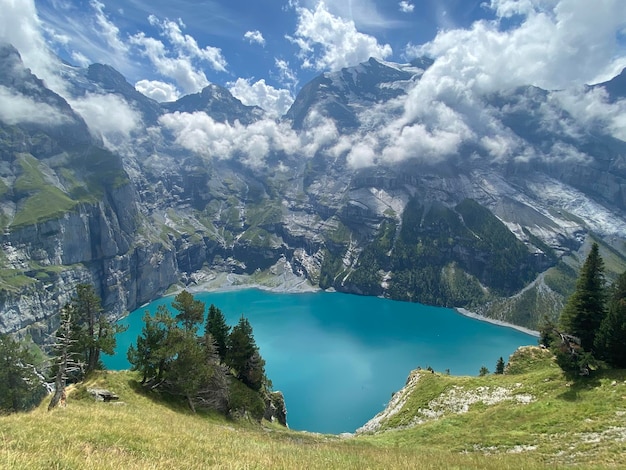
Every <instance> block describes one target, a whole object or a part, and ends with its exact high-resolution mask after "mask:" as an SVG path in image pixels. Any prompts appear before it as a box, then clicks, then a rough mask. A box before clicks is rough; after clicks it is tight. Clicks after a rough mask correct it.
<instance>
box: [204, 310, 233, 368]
mask: <svg viewBox="0 0 626 470" xmlns="http://www.w3.org/2000/svg"><path fill="white" fill-rule="evenodd" d="M204 332H205V334H207V333H208V334H210V335H211V336H212V337H213V340H214V341H215V345H216V347H217V354H218V355H219V357H220V359H221V360H222V361H224V360H225V359H226V349H227V345H228V335H229V333H230V327H229V326H228V325H227V324H226V319H225V318H224V314H223V313H222V311H221V310H220V309H219V308H217V307H216V306H215V305H213V304H211V306H210V307H209V314H208V316H207V321H206V326H205V328H204Z"/></svg>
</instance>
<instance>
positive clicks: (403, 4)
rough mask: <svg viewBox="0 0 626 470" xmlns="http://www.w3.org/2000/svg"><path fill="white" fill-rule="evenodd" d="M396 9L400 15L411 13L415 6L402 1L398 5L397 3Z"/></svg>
mask: <svg viewBox="0 0 626 470" xmlns="http://www.w3.org/2000/svg"><path fill="white" fill-rule="evenodd" d="M398 7H399V8H400V11H401V12H402V13H411V12H412V11H413V10H415V5H413V4H412V3H410V2H407V1H405V0H402V1H401V2H400V3H398Z"/></svg>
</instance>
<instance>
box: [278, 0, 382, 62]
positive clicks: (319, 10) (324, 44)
mask: <svg viewBox="0 0 626 470" xmlns="http://www.w3.org/2000/svg"><path fill="white" fill-rule="evenodd" d="M296 13H297V15H298V25H297V27H296V31H295V33H294V35H293V36H288V39H289V40H290V41H291V42H293V43H294V44H296V45H297V46H298V47H299V49H300V51H299V54H298V57H299V58H300V60H301V61H302V67H304V68H313V69H315V70H326V69H330V70H339V69H341V68H342V67H347V66H350V65H354V64H357V63H359V62H363V61H365V60H367V59H368V58H369V57H378V58H386V57H388V56H390V55H391V54H392V49H391V46H390V45H389V44H384V45H381V44H379V43H378V40H377V39H376V38H375V37H374V36H370V35H367V34H364V33H361V32H359V31H358V30H357V28H356V26H355V24H354V21H352V20H346V19H343V18H339V17H337V16H334V15H333V14H331V13H330V12H329V11H328V9H327V8H326V5H325V3H324V2H322V1H320V2H319V3H318V4H317V6H316V7H315V9H314V10H310V9H308V8H304V7H300V6H296Z"/></svg>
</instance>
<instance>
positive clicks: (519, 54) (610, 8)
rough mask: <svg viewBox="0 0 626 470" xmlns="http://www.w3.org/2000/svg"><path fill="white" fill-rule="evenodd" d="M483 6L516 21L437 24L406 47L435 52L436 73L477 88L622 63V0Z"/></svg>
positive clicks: (534, 0) (570, 81) (583, 73)
mask: <svg viewBox="0 0 626 470" xmlns="http://www.w3.org/2000/svg"><path fill="white" fill-rule="evenodd" d="M490 7H491V8H492V9H493V10H494V12H495V13H496V15H497V16H498V17H499V18H508V17H511V16H518V17H519V18H520V24H519V26H517V27H514V28H510V29H503V28H501V27H500V22H499V21H494V22H487V21H479V22H476V23H474V24H473V25H472V27H471V28H470V29H466V30H460V29H455V30H449V31H442V32H440V33H439V34H438V35H437V37H436V38H435V39H434V40H433V41H432V42H430V43H428V44H426V45H424V46H419V47H412V48H409V52H410V53H411V52H412V54H413V55H423V54H427V55H431V56H434V57H436V58H438V59H439V60H437V62H438V64H436V65H437V66H438V67H440V68H441V70H440V72H441V73H442V75H444V74H445V75H449V76H456V77H461V78H463V80H465V81H467V82H468V83H469V84H470V87H471V88H473V89H474V90H477V91H480V92H489V91H494V90H500V89H503V88H506V87H513V86H518V85H528V84H531V85H536V86H539V87H542V88H545V89H556V88H564V87H567V86H571V85H574V84H581V83H585V82H586V83H589V82H592V81H593V79H594V78H595V77H596V76H598V75H600V74H601V73H602V72H603V71H605V70H607V69H611V70H614V68H615V65H614V64H615V63H616V62H619V63H624V57H626V48H625V47H624V45H623V44H621V43H620V42H619V40H618V35H619V34H618V33H619V31H622V30H623V29H624V27H626V2H624V1H622V0H598V1H596V2H593V3H590V2H580V1H578V0H560V1H547V0H524V1H519V2H518V1H515V2H514V1H512V0H492V1H491V3H490Z"/></svg>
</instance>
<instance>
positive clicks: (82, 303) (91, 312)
mask: <svg viewBox="0 0 626 470" xmlns="http://www.w3.org/2000/svg"><path fill="white" fill-rule="evenodd" d="M71 307H72V309H73V315H72V335H73V340H74V341H75V345H74V346H73V348H75V350H76V351H80V352H81V353H82V354H83V355H84V363H85V370H84V372H85V374H89V373H90V372H92V371H94V370H96V369H98V368H100V367H101V362H100V353H101V352H103V353H105V354H113V353H114V352H115V345H116V341H115V335H116V334H117V333H119V332H121V331H124V327H122V326H121V325H119V324H114V323H112V322H110V321H109V320H108V319H107V317H106V314H105V312H104V309H103V308H102V305H101V301H100V297H98V295H97V294H96V292H95V290H94V288H93V286H92V285H90V284H79V285H78V286H77V288H76V295H75V296H74V297H72V300H71Z"/></svg>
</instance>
